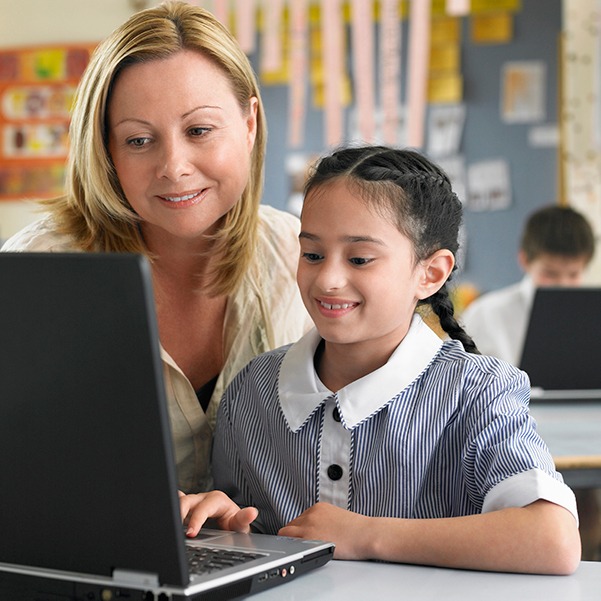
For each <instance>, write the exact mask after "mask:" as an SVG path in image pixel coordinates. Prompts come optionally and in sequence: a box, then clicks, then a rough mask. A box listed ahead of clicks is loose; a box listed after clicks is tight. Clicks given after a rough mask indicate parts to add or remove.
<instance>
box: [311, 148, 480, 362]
mask: <svg viewBox="0 0 601 601" xmlns="http://www.w3.org/2000/svg"><path fill="white" fill-rule="evenodd" d="M338 178H344V179H345V181H346V182H347V184H348V185H349V187H351V188H354V189H356V190H357V192H358V193H359V197H360V198H362V199H363V200H364V201H365V202H366V203H369V205H370V206H372V207H374V208H375V210H377V211H378V212H380V213H381V214H382V215H384V216H386V217H390V218H392V219H393V221H394V223H395V225H396V227H397V228H398V230H399V231H400V232H401V233H402V234H403V235H404V236H406V237H407V238H409V240H411V242H412V244H413V249H414V253H415V262H416V263H417V262H418V261H421V260H424V259H426V258H428V257H429V256H430V255H432V254H433V253H434V252H436V251H437V250H440V249H443V248H444V249H448V250H450V251H451V252H452V253H453V255H455V256H456V254H457V250H458V248H459V240H458V238H459V226H460V225H461V221H462V216H463V208H462V205H461V202H460V201H459V199H458V198H457V195H456V194H455V193H454V192H453V189H452V187H451V182H450V180H449V178H448V176H447V175H446V174H445V173H444V171H442V169H440V167H438V166H437V165H435V164H434V163H432V162H430V161H429V160H428V159H427V158H426V157H424V156H423V155H421V154H419V153H418V152H415V151H413V150H406V149H395V148H390V147H384V146H363V147H349V148H342V149H339V150H337V151H335V152H334V153H333V154H331V155H329V156H327V157H325V158H323V159H321V160H320V162H319V163H318V164H317V165H316V166H315V167H314V168H313V170H312V172H311V173H310V175H309V178H308V180H307V182H306V185H305V197H306V196H307V194H308V193H309V192H310V191H312V190H314V189H315V188H317V187H319V186H322V185H325V184H327V183H329V182H331V181H334V180H335V179H338ZM455 269H456V266H455V267H454V268H453V271H454V270H455ZM449 279H450V277H449ZM447 281H448V280H447ZM418 304H419V305H424V304H427V305H430V306H431V308H432V311H433V312H434V313H435V314H436V315H437V317H438V319H439V321H440V326H441V327H442V329H443V330H444V331H445V332H446V333H447V334H448V335H449V336H450V337H451V338H454V339H456V340H459V341H460V342H462V343H463V346H464V348H465V350H466V351H468V352H470V353H478V349H477V348H476V345H475V344H474V341H473V340H472V339H471V338H470V337H469V336H468V335H467V334H466V332H465V331H464V330H463V328H462V327H461V326H460V325H459V323H458V322H457V320H456V319H455V316H454V309H453V303H452V301H451V299H450V298H449V292H448V289H447V284H446V282H445V284H444V285H443V286H442V288H441V289H440V290H439V291H438V292H436V293H435V294H433V295H432V296H430V297H428V298H426V299H423V300H421V301H419V303H418Z"/></svg>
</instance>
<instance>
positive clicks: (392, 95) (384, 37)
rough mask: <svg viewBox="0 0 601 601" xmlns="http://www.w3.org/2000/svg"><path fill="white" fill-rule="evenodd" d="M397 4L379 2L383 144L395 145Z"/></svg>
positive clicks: (398, 76)
mask: <svg viewBox="0 0 601 601" xmlns="http://www.w3.org/2000/svg"><path fill="white" fill-rule="evenodd" d="M398 10H399V7H398V0H381V1H380V90H381V99H380V102H381V106H382V141H383V142H384V143H385V144H392V145H394V144H398V143H399V139H398V132H399V121H400V115H399V104H400V102H401V51H402V50H401V36H402V33H401V24H400V19H399V12H398Z"/></svg>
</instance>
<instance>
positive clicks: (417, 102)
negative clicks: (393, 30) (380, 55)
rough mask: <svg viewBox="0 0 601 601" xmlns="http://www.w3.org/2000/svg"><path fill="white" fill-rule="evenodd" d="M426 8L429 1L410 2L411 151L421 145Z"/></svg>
mask: <svg viewBox="0 0 601 601" xmlns="http://www.w3.org/2000/svg"><path fill="white" fill-rule="evenodd" d="M430 8H431V7H430V0H413V1H412V2H411V10H410V17H409V18H410V22H409V57H408V58H409V86H408V90H407V92H408V103H407V110H408V113H409V114H408V118H409V122H408V132H407V143H408V144H409V146H412V147H414V148H422V147H423V145H424V120H425V115H426V103H427V87H428V63H429V60H430Z"/></svg>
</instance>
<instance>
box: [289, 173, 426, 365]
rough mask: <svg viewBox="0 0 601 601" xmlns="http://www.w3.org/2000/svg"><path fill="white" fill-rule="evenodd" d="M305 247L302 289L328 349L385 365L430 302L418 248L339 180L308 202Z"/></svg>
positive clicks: (302, 239) (301, 265) (300, 278)
mask: <svg viewBox="0 0 601 601" xmlns="http://www.w3.org/2000/svg"><path fill="white" fill-rule="evenodd" d="M300 244H301V258H300V261H299V267H298V272H297V281H298V285H299V288H300V291H301V295H302V297H303V301H304V303H305V306H306V307H307V310H308V311H309V313H310V315H311V317H312V319H313V321H314V322H315V325H316V327H317V329H318V331H319V333H320V335H321V336H322V338H324V340H325V341H326V349H327V348H328V346H329V345H345V348H344V351H345V353H348V352H349V351H350V350H351V347H352V348H356V349H357V351H360V353H361V354H369V355H370V356H371V357H372V358H374V357H381V358H382V363H384V362H385V361H386V360H387V359H388V357H389V356H390V354H391V353H392V351H393V350H394V349H395V348H396V347H397V346H398V344H399V343H400V342H401V340H402V339H403V338H404V336H405V334H406V333H407V330H408V329H409V325H410V323H411V318H412V316H413V312H414V310H415V306H416V304H417V301H418V299H419V298H421V297H422V296H423V291H422V288H421V283H422V279H423V268H422V266H421V264H420V263H416V261H415V254H414V251H413V245H412V243H411V241H410V240H409V239H408V238H407V237H406V236H404V235H403V234H402V233H401V232H400V231H399V230H398V229H397V227H396V226H395V225H394V224H393V223H392V219H391V218H389V217H388V216H386V215H383V214H381V213H378V212H376V211H374V210H372V209H370V208H369V207H368V205H367V204H366V203H365V201H364V200H363V199H361V198H360V197H358V196H357V193H356V192H355V191H354V189H353V188H349V187H348V185H347V184H346V183H345V182H344V180H334V181H333V182H331V183H328V184H327V185H326V186H324V187H320V188H319V190H315V191H313V192H311V193H309V195H308V196H307V198H306V200H305V206H304V208H303V214H302V217H301V234H300Z"/></svg>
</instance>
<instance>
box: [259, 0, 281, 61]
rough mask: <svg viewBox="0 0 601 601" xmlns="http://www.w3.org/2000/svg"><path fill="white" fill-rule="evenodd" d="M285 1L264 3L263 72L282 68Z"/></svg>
mask: <svg viewBox="0 0 601 601" xmlns="http://www.w3.org/2000/svg"><path fill="white" fill-rule="evenodd" d="M283 11H284V2H283V0H269V1H268V2H264V3H263V14H264V15H265V32H264V34H263V54H262V57H261V71H262V72H264V73H268V72H270V71H277V70H278V69H280V67H281V66H282V37H281V36H282V29H281V27H282V13H283Z"/></svg>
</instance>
